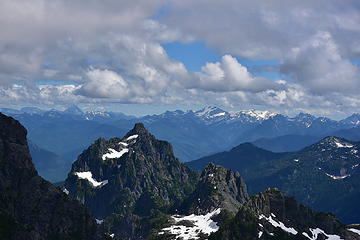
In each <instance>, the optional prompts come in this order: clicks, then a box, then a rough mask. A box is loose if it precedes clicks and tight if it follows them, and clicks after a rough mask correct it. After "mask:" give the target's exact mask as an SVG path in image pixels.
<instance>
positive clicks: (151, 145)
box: [65, 123, 198, 239]
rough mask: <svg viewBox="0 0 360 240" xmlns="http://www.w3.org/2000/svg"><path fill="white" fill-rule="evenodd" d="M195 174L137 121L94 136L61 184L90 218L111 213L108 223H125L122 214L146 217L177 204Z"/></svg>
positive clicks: (191, 188)
mask: <svg viewBox="0 0 360 240" xmlns="http://www.w3.org/2000/svg"><path fill="white" fill-rule="evenodd" d="M84 174H85V175H86V174H87V175H90V174H91V178H85V177H84V176H83V175H84ZM197 178H198V176H197V174H196V173H195V172H193V171H191V170H190V169H189V168H188V167H187V166H186V165H184V164H182V163H180V162H179V160H178V159H177V158H175V156H174V155H173V149H172V147H171V145H170V144H169V143H168V142H165V141H160V140H157V139H155V137H154V136H153V135H151V134H150V133H149V132H148V131H147V130H146V129H145V128H144V125H143V124H141V123H138V124H136V125H135V127H134V128H133V129H132V130H131V131H129V132H128V133H127V134H126V135H125V136H124V137H123V138H112V139H110V140H108V141H107V140H105V139H103V138H100V139H98V140H97V141H95V143H94V144H92V145H91V146H90V147H89V148H88V149H86V150H85V151H84V152H83V153H82V154H81V155H80V156H79V157H78V159H77V160H76V161H75V162H74V163H73V166H72V170H71V172H70V173H69V175H68V178H67V179H66V182H65V188H66V189H67V190H68V191H69V192H70V195H72V196H74V197H75V198H77V199H78V200H80V201H81V202H83V203H84V204H85V205H86V206H88V207H89V209H90V210H91V212H92V213H93V214H94V215H95V216H96V218H98V219H105V218H107V217H109V216H111V215H112V216H113V218H114V216H117V217H118V219H117V220H116V221H114V222H127V221H128V220H129V217H128V215H132V214H134V215H136V216H140V217H146V216H150V215H151V214H152V213H153V212H154V211H158V210H161V211H163V212H167V211H169V210H171V209H176V208H178V207H179V205H180V203H181V202H182V200H183V199H184V198H185V197H186V196H188V195H189V194H190V193H191V192H192V191H193V190H194V188H195V186H196V181H197ZM89 180H90V181H89ZM134 219H136V217H134ZM137 221H138V220H137ZM134 224H135V225H136V223H134ZM120 227H123V228H126V227H129V228H131V227H133V226H129V225H128V226H126V225H123V226H120ZM135 232H136V231H135ZM120 237H123V238H127V237H129V236H128V235H125V236H120ZM131 237H134V236H131ZM133 239H135V238H133ZM138 239H140V238H138Z"/></svg>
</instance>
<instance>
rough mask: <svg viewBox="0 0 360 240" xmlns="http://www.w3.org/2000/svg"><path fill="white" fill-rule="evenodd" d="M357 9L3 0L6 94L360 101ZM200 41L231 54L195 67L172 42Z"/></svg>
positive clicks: (330, 1) (347, 107)
mask: <svg viewBox="0 0 360 240" xmlns="http://www.w3.org/2000/svg"><path fill="white" fill-rule="evenodd" d="M359 20H360V3H359V1H357V0H349V1H337V0H319V1H316V2H314V1H310V0H302V1H288V2H284V1H281V0H269V1H262V0H251V1H250V0H244V1H235V0H224V1H215V0H198V1H190V0H181V1H180V0H170V1H163V0H154V1H145V2H144V1H138V0H132V1H129V0H105V1H101V2H100V1H95V0H80V1H69V0H56V1H46V0H34V1H31V3H29V2H28V1H25V0H4V1H1V3H0V30H1V32H3V33H6V34H3V35H2V37H1V39H0V101H1V103H2V104H4V105H6V104H19V105H21V104H25V103H26V104H35V105H41V104H42V105H66V104H69V103H100V104H101V103H103V104H107V103H134V104H142V103H148V104H187V105H201V104H215V105H220V106H227V107H242V106H259V107H263V108H277V109H279V110H281V109H282V110H284V111H285V110H286V109H289V108H290V109H307V110H309V111H314V110H318V111H324V112H326V111H328V110H329V111H330V110H332V111H339V112H353V111H358V110H357V109H358V108H359V107H360V97H358V95H357V92H358V91H359V90H360V77H359V76H360V74H359V72H360V70H359V66H358V64H357V63H358V62H359V59H360V41H359V40H358V39H360V28H359V27H358V23H359ZM193 41H203V42H205V43H206V44H207V45H208V46H209V47H210V48H213V49H215V50H216V51H218V52H220V53H222V57H221V58H220V59H219V60H218V61H216V62H207V63H205V64H204V65H203V66H202V68H201V69H200V70H199V71H197V72H190V71H188V69H186V67H185V65H184V63H182V62H179V61H176V60H174V59H171V58H170V57H169V56H168V53H167V52H166V51H165V49H164V48H163V47H162V45H163V44H164V43H169V42H183V43H189V42H193ZM194 54H196V53H194ZM239 58H243V59H250V60H252V61H255V62H256V61H258V60H264V59H269V60H275V61H276V62H278V63H279V64H278V65H277V66H276V67H275V68H273V71H277V72H278V76H281V77H279V78H278V79H274V78H267V77H266V76H265V77H264V76H258V75H257V74H256V73H255V72H252V69H251V68H249V67H247V66H245V65H244V64H242V63H241V62H240V61H239V60H238V59H239Z"/></svg>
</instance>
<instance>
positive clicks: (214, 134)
mask: <svg viewBox="0 0 360 240" xmlns="http://www.w3.org/2000/svg"><path fill="white" fill-rule="evenodd" d="M1 111H4V112H8V113H9V114H10V115H11V116H13V117H14V118H15V119H17V120H19V121H20V122H21V123H22V124H23V125H24V126H25V127H26V128H27V129H28V132H29V139H30V140H31V141H32V142H33V143H34V144H36V145H37V146H39V147H40V148H42V149H44V150H46V151H50V152H53V153H54V154H56V155H58V156H59V157H60V158H62V159H64V160H65V161H66V162H65V167H66V168H67V169H69V168H70V166H71V163H72V162H73V161H74V160H75V158H76V157H77V155H78V154H80V152H81V150H82V149H84V148H86V147H87V146H88V145H89V144H90V143H92V142H93V141H94V140H96V139H97V138H99V137H104V138H106V139H109V138H112V137H115V136H119V135H120V136H121V135H123V134H125V133H126V130H127V129H129V128H131V127H132V126H133V125H134V124H135V123H136V122H143V123H144V124H145V126H146V128H147V129H149V130H150V131H151V132H152V133H153V134H154V135H155V136H156V137H157V138H160V139H164V140H167V141H169V142H170V143H171V144H172V145H173V147H174V153H175V155H176V156H177V157H178V158H179V159H180V160H181V161H183V162H187V161H190V160H194V159H198V158H201V157H204V156H207V155H210V154H213V153H216V152H221V151H224V150H229V149H231V148H233V147H234V146H237V145H239V144H240V143H244V142H254V143H256V144H258V146H261V147H264V148H265V149H268V150H273V151H293V150H299V149H301V148H302V147H305V146H307V145H308V144H311V143H313V140H312V138H317V139H321V138H323V137H326V136H329V135H334V136H339V137H346V138H348V139H350V140H354V141H357V140H360V125H359V123H360V115H359V114H353V115H352V116H350V117H348V118H346V119H344V120H340V121H334V120H331V119H328V118H324V117H318V118H317V117H314V116H312V115H310V114H304V113H300V114H299V115H297V116H295V117H287V116H284V115H282V114H277V113H273V112H270V111H257V110H244V111H235V112H228V111H225V110H223V109H221V108H217V107H206V108H203V109H200V110H197V111H193V110H189V111H181V110H176V111H167V112H165V113H163V114H158V115H148V116H144V117H138V118H135V117H132V116H126V115H124V114H121V113H114V112H106V111H88V112H84V111H82V110H81V109H79V108H78V107H77V106H75V105H74V106H70V107H69V108H68V109H66V110H65V111H59V110H54V109H53V110H49V111H44V110H41V109H38V108H32V107H30V108H23V109H20V110H14V109H1ZM284 136H293V138H291V139H289V140H288V141H286V140H284ZM307 136H311V137H307ZM259 139H264V141H263V144H262V145H261V143H259V142H258V141H260V140H259ZM265 139H267V141H268V143H266V141H265ZM282 139H283V140H282ZM299 139H303V140H304V141H300V140H299ZM284 141H286V144H282V143H283V142H284ZM272 142H273V143H274V145H273V146H272V145H271V143H272ZM275 144H278V145H277V146H278V147H277V148H275V147H276V146H275ZM267 146H270V147H267ZM272 147H273V148H272ZM49 174H50V173H49ZM50 177H52V176H50ZM65 177H66V176H65V175H62V178H65ZM52 178H53V177H52Z"/></svg>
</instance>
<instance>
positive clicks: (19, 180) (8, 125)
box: [0, 114, 96, 240]
mask: <svg viewBox="0 0 360 240" xmlns="http://www.w3.org/2000/svg"><path fill="white" fill-rule="evenodd" d="M26 133H27V132H26V129H25V128H24V127H23V126H21V124H20V123H19V122H18V121H16V120H14V119H12V118H10V117H7V116H5V115H3V114H0V218H1V220H0V239H16V240H17V239H36V240H47V239H95V237H96V226H95V222H94V220H93V219H92V218H91V216H90V215H89V214H88V213H87V211H86V209H85V208H84V207H82V206H81V205H80V204H79V203H78V202H77V201H76V200H71V199H70V198H69V197H68V196H67V195H66V194H65V193H63V192H61V191H60V190H59V189H57V188H56V187H54V186H53V185H51V184H50V183H48V182H47V181H45V180H43V179H42V178H41V177H40V176H38V174H37V171H36V170H35V168H34V166H33V163H32V161H31V157H30V154H29V148H28V145H27V141H26Z"/></svg>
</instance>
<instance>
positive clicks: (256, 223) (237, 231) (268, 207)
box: [209, 189, 360, 240]
mask: <svg viewBox="0 0 360 240" xmlns="http://www.w3.org/2000/svg"><path fill="white" fill-rule="evenodd" d="M209 239H210V240H212V239H217V240H218V239H219V240H221V239H224V240H225V239H226V240H232V239H234V240H235V239H254V240H255V239H289V240H290V239H304V240H306V239H313V240H322V239H338V240H340V239H349V240H353V239H360V235H359V234H356V233H354V232H353V231H351V230H349V227H346V226H345V225H343V224H342V223H340V222H339V221H338V220H337V219H336V217H335V216H334V215H332V214H330V213H323V212H316V211H313V210H312V209H310V208H308V207H306V206H304V205H302V204H300V203H298V202H297V201H296V200H295V199H294V198H292V197H287V196H285V195H284V194H283V193H281V192H280V191H279V190H277V189H269V190H267V191H265V192H262V193H259V194H257V195H254V196H252V197H251V198H250V199H249V201H247V202H246V203H245V204H243V205H242V206H241V208H240V210H239V212H238V213H237V215H236V216H235V218H233V219H232V220H231V221H228V222H227V223H226V224H224V225H223V226H222V227H221V228H220V230H219V231H218V232H216V233H214V234H213V235H212V236H211V237H210V238H209Z"/></svg>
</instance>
